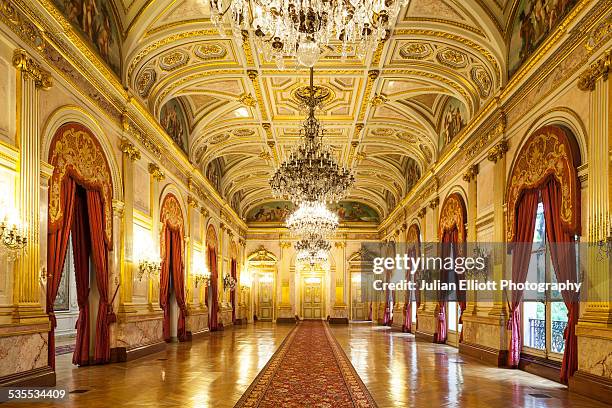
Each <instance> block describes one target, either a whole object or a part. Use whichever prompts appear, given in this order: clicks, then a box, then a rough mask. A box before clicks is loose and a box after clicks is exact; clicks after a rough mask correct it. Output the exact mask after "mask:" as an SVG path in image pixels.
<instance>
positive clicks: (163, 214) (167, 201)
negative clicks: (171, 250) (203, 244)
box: [159, 193, 185, 259]
mask: <svg viewBox="0 0 612 408" xmlns="http://www.w3.org/2000/svg"><path fill="white" fill-rule="evenodd" d="M159 220H160V222H161V224H162V230H161V237H160V245H161V252H162V254H161V255H162V259H163V258H164V256H165V249H166V244H165V240H166V228H167V227H170V228H172V229H175V230H178V231H180V233H181V237H182V236H183V231H184V228H185V227H184V226H185V223H184V222H183V211H182V210H181V205H180V203H179V201H178V198H176V196H175V195H174V194H172V193H169V194H168V195H166V197H164V201H163V203H162V206H161V211H160V215H159ZM183 245H184V241H183V240H182V239H181V246H183ZM181 252H182V249H181Z"/></svg>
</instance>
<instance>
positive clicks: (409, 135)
mask: <svg viewBox="0 0 612 408" xmlns="http://www.w3.org/2000/svg"><path fill="white" fill-rule="evenodd" d="M396 136H397V137H398V138H400V139H402V140H405V141H407V142H408V143H416V142H417V138H416V137H415V136H414V135H413V134H412V133H410V132H406V131H401V132H397V134H396Z"/></svg>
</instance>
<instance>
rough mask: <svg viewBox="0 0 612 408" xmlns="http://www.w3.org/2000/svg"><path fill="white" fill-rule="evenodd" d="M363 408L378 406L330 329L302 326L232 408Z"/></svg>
mask: <svg viewBox="0 0 612 408" xmlns="http://www.w3.org/2000/svg"><path fill="white" fill-rule="evenodd" d="M244 407H262V408H265V407H270V408H279V407H283V408H291V407H296V408H297V407H301V408H303V407H309V408H310V407H329V408H344V407H347V408H348V407H360V408H375V407H377V405H376V403H375V402H374V400H373V399H372V396H371V395H370V393H369V392H368V389H367V388H366V386H365V385H364V383H363V382H362V381H361V379H360V378H359V375H358V374H357V372H356V371H355V369H354V368H353V365H352V364H351V362H350V361H349V359H348V358H347V357H346V355H345V354H344V352H343V351H342V349H341V348H340V345H339V344H338V342H337V341H336V339H334V337H333V336H332V334H331V333H330V331H329V328H328V327H327V324H325V323H323V322H320V321H305V322H301V323H300V324H299V325H298V326H297V327H296V328H295V329H294V330H292V331H291V333H289V335H288V336H287V338H286V339H285V340H284V341H283V343H282V344H281V346H280V347H279V348H278V350H277V351H276V353H274V355H273V356H272V358H271V359H270V361H269V362H268V364H267V365H266V366H265V367H264V369H263V370H261V372H260V373H259V375H258V376H257V378H255V380H254V381H253V383H252V384H251V386H250V387H249V388H248V389H247V391H246V392H245V393H244V395H243V396H242V398H240V400H239V401H238V402H237V403H236V405H235V406H234V408H244Z"/></svg>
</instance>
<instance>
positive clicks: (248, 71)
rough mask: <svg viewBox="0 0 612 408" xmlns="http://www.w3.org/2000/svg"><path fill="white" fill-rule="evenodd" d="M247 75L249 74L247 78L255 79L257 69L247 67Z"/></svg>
mask: <svg viewBox="0 0 612 408" xmlns="http://www.w3.org/2000/svg"><path fill="white" fill-rule="evenodd" d="M247 75H248V76H249V79H250V80H251V81H254V80H256V79H257V75H258V73H257V71H256V70H254V69H249V70H247Z"/></svg>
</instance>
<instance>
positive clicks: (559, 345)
mask: <svg viewBox="0 0 612 408" xmlns="http://www.w3.org/2000/svg"><path fill="white" fill-rule="evenodd" d="M551 306H552V325H551V330H552V333H551V344H550V348H551V350H550V351H552V352H553V353H563V351H564V350H565V339H564V338H563V332H564V330H565V327H566V326H567V307H566V306H565V303H563V302H553V303H552V305H551Z"/></svg>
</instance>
